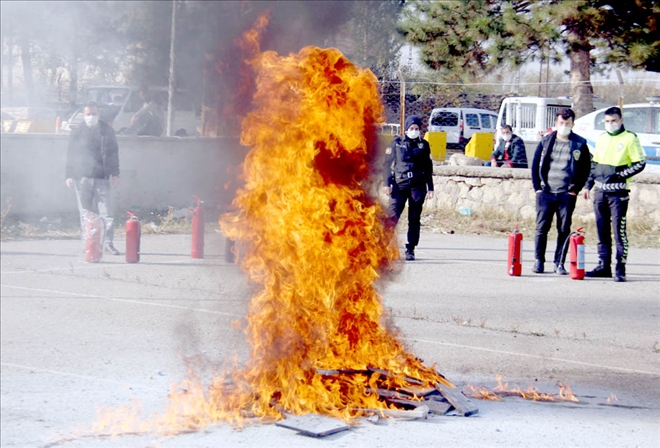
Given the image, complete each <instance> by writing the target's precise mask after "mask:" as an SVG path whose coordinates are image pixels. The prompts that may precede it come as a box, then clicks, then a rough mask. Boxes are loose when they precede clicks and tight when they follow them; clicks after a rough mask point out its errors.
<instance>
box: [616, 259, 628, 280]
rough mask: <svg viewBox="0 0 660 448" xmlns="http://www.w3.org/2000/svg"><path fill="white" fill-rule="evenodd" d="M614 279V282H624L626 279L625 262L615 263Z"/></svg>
mask: <svg viewBox="0 0 660 448" xmlns="http://www.w3.org/2000/svg"><path fill="white" fill-rule="evenodd" d="M614 281H615V282H625V281H626V264H625V263H617V264H616V268H615V270H614Z"/></svg>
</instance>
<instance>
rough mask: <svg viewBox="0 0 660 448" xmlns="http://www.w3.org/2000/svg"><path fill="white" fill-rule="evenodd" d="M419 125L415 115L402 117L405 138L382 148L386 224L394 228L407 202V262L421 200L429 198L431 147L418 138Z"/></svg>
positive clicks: (415, 241) (417, 226) (415, 235)
mask: <svg viewBox="0 0 660 448" xmlns="http://www.w3.org/2000/svg"><path fill="white" fill-rule="evenodd" d="M421 127H422V121H421V120H420V119H419V118H418V117H416V116H414V115H413V116H410V117H408V118H406V121H405V130H406V133H405V134H406V135H405V137H396V138H395V139H394V140H392V143H390V144H389V146H388V147H387V149H386V150H385V169H384V173H383V174H384V183H385V185H384V186H383V192H384V193H385V194H387V195H389V196H390V204H389V207H388V209H387V217H388V218H387V219H388V225H391V226H392V227H396V225H397V223H398V222H399V217H400V216H401V213H402V212H403V209H404V208H405V206H406V202H408V244H406V260H408V261H411V260H414V259H415V246H417V244H418V243H419V229H420V226H421V224H420V217H421V216H422V206H423V205H424V199H426V198H427V197H428V198H429V199H431V198H432V197H433V162H432V160H431V147H430V146H429V143H428V142H427V141H426V140H422V138H421V136H420V128H421Z"/></svg>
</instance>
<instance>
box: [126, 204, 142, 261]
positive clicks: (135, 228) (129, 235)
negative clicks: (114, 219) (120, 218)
mask: <svg viewBox="0 0 660 448" xmlns="http://www.w3.org/2000/svg"><path fill="white" fill-rule="evenodd" d="M141 233H142V229H141V226H140V220H139V219H138V217H137V216H135V215H134V214H133V213H131V212H128V220H127V221H126V263H137V262H139V261H140V235H141Z"/></svg>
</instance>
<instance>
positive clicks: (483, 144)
mask: <svg viewBox="0 0 660 448" xmlns="http://www.w3.org/2000/svg"><path fill="white" fill-rule="evenodd" d="M492 153H493V134H491V133H488V132H476V133H474V134H472V138H471V139H470V141H469V142H468V144H467V146H466V147H465V155H466V156H470V157H477V158H478V159H481V160H490V155H491V154H492Z"/></svg>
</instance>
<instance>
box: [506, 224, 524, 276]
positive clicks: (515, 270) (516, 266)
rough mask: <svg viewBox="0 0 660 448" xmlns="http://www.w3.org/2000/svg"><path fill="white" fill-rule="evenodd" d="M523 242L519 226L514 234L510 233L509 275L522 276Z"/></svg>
mask: <svg viewBox="0 0 660 448" xmlns="http://www.w3.org/2000/svg"><path fill="white" fill-rule="evenodd" d="M522 241H523V235H522V233H520V232H519V231H518V224H516V228H515V230H514V231H513V232H511V233H509V258H508V265H509V275H513V276H516V277H517V276H520V274H522Z"/></svg>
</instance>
